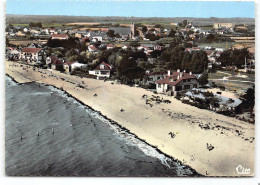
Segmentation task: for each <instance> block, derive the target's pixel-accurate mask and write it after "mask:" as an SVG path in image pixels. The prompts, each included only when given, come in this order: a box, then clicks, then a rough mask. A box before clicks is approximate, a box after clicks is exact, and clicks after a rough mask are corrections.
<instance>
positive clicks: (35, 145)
mask: <svg viewBox="0 0 260 185" xmlns="http://www.w3.org/2000/svg"><path fill="white" fill-rule="evenodd" d="M5 168H6V174H7V175H11V176H196V175H198V174H197V173H196V172H195V171H194V170H193V169H191V168H189V167H187V166H185V165H182V164H180V163H179V162H178V161H175V160H173V159H172V158H169V157H168V156H165V155H164V154H163V153H161V152H159V151H158V150H156V148H154V147H152V146H150V145H148V144H147V143H145V142H143V141H142V140H140V139H138V138H137V137H136V136H135V135H133V134H131V133H129V132H128V131H127V130H125V129H123V128H120V127H119V126H118V125H117V124H115V123H113V122H112V121H110V120H108V119H107V118H105V117H104V116H102V115H101V114H100V113H98V112H95V111H94V110H92V109H90V108H88V107H86V106H84V105H82V104H80V103H79V102H78V101H76V100H75V99H74V98H72V97H69V96H68V95H67V94H66V93H64V92H63V91H61V90H59V89H56V88H54V87H51V86H44V85H41V84H38V83H27V84H17V83H15V82H14V81H13V80H12V79H11V78H9V77H6V122H5Z"/></svg>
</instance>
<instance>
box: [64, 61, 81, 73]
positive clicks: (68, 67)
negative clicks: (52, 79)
mask: <svg viewBox="0 0 260 185" xmlns="http://www.w3.org/2000/svg"><path fill="white" fill-rule="evenodd" d="M74 63H78V61H70V62H65V63H64V65H63V67H64V70H65V72H67V73H70V72H72V64H74Z"/></svg>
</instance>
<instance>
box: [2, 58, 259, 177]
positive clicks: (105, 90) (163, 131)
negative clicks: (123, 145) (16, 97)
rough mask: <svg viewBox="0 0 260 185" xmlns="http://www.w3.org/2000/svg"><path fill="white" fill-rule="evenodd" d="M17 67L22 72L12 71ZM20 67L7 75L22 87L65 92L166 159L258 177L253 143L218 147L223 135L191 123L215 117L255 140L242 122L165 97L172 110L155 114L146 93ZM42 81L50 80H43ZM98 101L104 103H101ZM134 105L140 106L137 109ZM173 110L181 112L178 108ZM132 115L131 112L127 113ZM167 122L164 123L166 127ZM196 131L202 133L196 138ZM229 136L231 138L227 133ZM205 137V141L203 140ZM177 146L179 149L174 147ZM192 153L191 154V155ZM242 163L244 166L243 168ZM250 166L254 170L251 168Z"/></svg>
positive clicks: (209, 172) (207, 171)
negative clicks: (209, 146) (238, 169)
mask: <svg viewBox="0 0 260 185" xmlns="http://www.w3.org/2000/svg"><path fill="white" fill-rule="evenodd" d="M13 64H15V65H17V66H16V67H15V66H11V65H13ZM20 65H21V64H18V63H11V62H6V74H7V75H8V76H10V77H11V78H12V79H13V80H14V81H16V82H17V83H30V82H36V83H41V84H44V85H48V86H53V87H55V88H58V89H60V90H62V91H63V92H65V93H66V94H67V95H68V96H70V97H73V98H74V99H75V100H77V101H78V102H80V103H81V104H82V105H84V106H86V107H87V108H89V109H91V110H93V111H95V112H98V113H99V114H100V115H102V116H103V117H104V118H106V119H108V120H109V121H111V123H112V124H115V125H117V126H118V127H119V128H121V129H123V130H125V131H127V132H128V133H131V134H133V135H134V136H135V137H137V138H139V139H140V140H141V141H143V142H145V143H146V144H148V145H149V146H152V147H154V148H155V149H156V150H157V151H158V152H159V153H163V154H164V155H165V156H166V157H169V158H171V159H173V160H175V161H176V160H177V161H180V164H183V165H186V166H189V167H191V168H193V169H194V170H195V171H197V172H198V173H199V174H201V175H205V176H241V175H239V174H237V173H236V171H235V167H236V166H238V165H240V163H241V165H245V167H250V169H251V170H252V171H251V172H252V173H250V174H249V175H246V176H253V175H254V142H253V141H252V143H250V142H248V140H246V141H243V144H240V145H239V144H238V143H237V141H238V140H241V138H239V137H237V136H235V135H234V136H232V135H231V133H230V135H228V136H226V137H224V139H223V138H221V140H220V141H218V139H219V137H220V136H221V137H222V136H223V134H219V132H218V131H215V130H214V129H213V131H212V130H206V131H204V130H203V129H201V128H200V127H199V126H198V125H196V123H195V124H193V123H190V119H193V117H194V118H195V119H200V120H202V121H204V120H206V121H208V120H207V119H206V118H205V117H209V116H214V117H217V118H218V119H216V120H214V122H222V125H221V124H220V125H221V126H222V127H228V128H229V130H232V129H233V127H234V128H236V129H239V131H241V132H245V133H246V134H245V136H246V137H254V125H251V124H249V123H245V122H242V121H239V120H235V119H232V118H229V117H226V116H222V115H218V114H215V113H213V112H210V111H207V110H201V109H197V108H195V107H191V106H189V105H184V104H182V103H181V102H178V101H177V100H175V99H174V98H172V97H167V96H164V95H162V97H163V98H164V99H170V100H171V101H172V103H171V104H168V105H166V104H163V105H154V107H155V108H154V107H153V108H150V107H148V106H147V105H145V102H144V100H142V99H141V95H142V94H144V93H145V94H148V95H149V96H151V95H152V93H151V92H148V91H146V90H144V89H141V88H134V87H128V86H126V85H118V84H114V85H112V84H111V82H108V81H107V82H103V81H98V80H94V79H86V78H83V79H81V78H79V77H75V76H70V75H66V74H61V73H59V72H57V71H52V72H50V71H48V70H40V71H42V72H43V73H39V72H38V71H39V70H38V69H36V71H35V70H33V68H32V67H30V68H27V69H26V70H23V69H22V68H23V67H25V65H24V64H22V66H20ZM27 71H28V72H27ZM42 75H43V76H45V77H43V76H42ZM48 75H49V76H48ZM52 75H55V76H56V77H58V78H56V77H53V76H52ZM27 76H28V78H27ZM53 78H56V79H57V81H56V80H52V79H53ZM59 78H65V80H66V81H65V80H61V79H59ZM67 81H68V82H67ZM82 81H84V84H87V86H86V87H84V88H81V87H80V86H78V85H79V84H81V85H83V83H81V82H82ZM71 82H73V83H71ZM76 83H78V84H76ZM113 87H115V89H113ZM111 91H112V92H113V94H111ZM129 91H134V92H131V93H130V94H129V95H132V96H134V98H133V99H131V98H130V97H129V95H128V94H127V92H128V93H129ZM118 92H120V95H121V96H123V97H121V98H120V97H118V98H116V97H117V95H118ZM84 93H86V95H87V97H84V96H82V95H83V94H84ZM95 93H97V97H95V96H93V95H94V94H95ZM99 97H101V99H100V100H99ZM137 97H139V99H138V100H135V98H137ZM104 100H108V101H104ZM133 104H134V105H136V106H135V107H133V106H132V105H133ZM173 104H177V108H179V109H178V110H177V111H176V112H178V114H176V115H177V116H176V115H175V118H176V119H174V121H176V122H178V124H176V126H175V125H174V124H172V117H170V116H167V115H165V113H164V111H161V110H162V107H164V108H165V109H166V108H168V109H167V111H168V110H169V111H168V112H167V113H166V114H170V112H171V111H172V112H171V114H174V113H176V112H175V111H174V109H171V107H170V106H171V105H173ZM122 108H124V109H125V111H124V112H121V111H120V109H122ZM141 108H142V109H141ZM174 108H176V106H175V107H174ZM128 110H131V111H129V112H128ZM191 111H195V113H192V114H189V113H191ZM197 111H198V112H199V115H197V117H195V114H197ZM162 112H163V113H162ZM144 114H145V116H144ZM181 114H182V115H181ZM203 114H204V115H203ZM133 115H135V116H133ZM147 116H148V117H147ZM150 116H152V118H154V119H152V120H151V118H150ZM185 116H186V117H185ZM189 116H190V117H189ZM201 116H202V117H201ZM169 117H170V118H169ZM183 117H184V118H183ZM149 118H150V119H149ZM179 118H180V119H179ZM158 119H159V122H158ZM211 120H212V119H211ZM142 121H143V122H142ZM163 121H165V123H163ZM148 122H149V125H148V126H146V125H144V123H148ZM119 123H120V124H119ZM158 123H159V124H161V123H163V124H164V125H163V126H161V125H158ZM168 124H170V127H169V126H167V125H168ZM223 125H224V126H223ZM173 126H175V127H174V129H173V130H178V131H179V132H180V134H178V135H177V136H176V138H174V139H172V138H171V137H170V136H169V135H168V133H169V131H171V127H173ZM222 130H223V129H222ZM196 131H198V132H199V131H200V132H199V133H196ZM157 132H159V134H157ZM209 132H214V133H209ZM226 132H228V130H227V131H226ZM203 133H204V134H205V135H201V134H203ZM232 133H233V132H232ZM154 134H155V135H154ZM191 134H192V135H191ZM213 135H216V136H215V138H212V136H213ZM179 136H180V137H179ZM217 136H218V137H217ZM189 137H190V139H189ZM185 139H186V140H185ZM175 140H176V143H174V142H175ZM183 140H184V141H183ZM208 140H209V141H210V142H212V143H214V144H213V145H214V146H215V149H214V150H212V151H208V150H207V149H206V146H205V144H206V141H208ZM182 141H183V142H182ZM189 141H196V142H189ZM209 141H208V142H209ZM223 141H226V142H227V143H223ZM194 143H195V144H196V143H198V145H203V147H196V146H195V147H194V148H192V146H194V145H193V144H194ZM216 144H217V146H216ZM234 144H236V145H237V146H236V147H235V149H236V150H234V149H231V150H230V151H229V152H228V153H225V154H222V153H223V152H224V150H223V148H224V149H228V148H229V147H231V148H232V146H233V145H234ZM221 145H224V146H223V147H222V151H221V149H219V148H220V146H221ZM245 146H246V148H245ZM189 151H191V152H190V153H189ZM215 151H217V152H215ZM241 151H244V153H242V154H241V156H240V155H238V154H240V152H241ZM212 154H213V155H212ZM249 156H250V157H249ZM229 157H232V158H239V159H236V160H235V162H237V164H234V163H235V162H234V161H231V164H229V163H230V161H228V160H229V159H230V158H229ZM211 158H212V159H211ZM191 159H194V160H191ZM252 159H253V160H252ZM219 161H221V163H222V164H224V166H218V164H219ZM238 161H240V163H239V162H238ZM248 164H249V166H246V165H248ZM230 165H231V167H230ZM230 168H231V169H230Z"/></svg>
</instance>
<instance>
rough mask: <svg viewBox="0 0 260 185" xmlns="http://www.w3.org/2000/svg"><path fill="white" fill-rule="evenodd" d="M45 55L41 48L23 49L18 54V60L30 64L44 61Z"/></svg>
mask: <svg viewBox="0 0 260 185" xmlns="http://www.w3.org/2000/svg"><path fill="white" fill-rule="evenodd" d="M45 55H46V53H45V52H44V50H43V49H42V48H28V47H27V48H23V49H22V52H21V54H20V59H21V60H25V61H27V62H30V63H35V62H37V61H44V60H45Z"/></svg>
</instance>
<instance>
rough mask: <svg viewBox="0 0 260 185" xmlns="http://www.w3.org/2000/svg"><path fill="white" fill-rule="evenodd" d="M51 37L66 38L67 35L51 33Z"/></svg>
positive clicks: (67, 37)
mask: <svg viewBox="0 0 260 185" xmlns="http://www.w3.org/2000/svg"><path fill="white" fill-rule="evenodd" d="M51 39H58V40H68V39H69V36H68V35H66V34H52V35H51Z"/></svg>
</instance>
